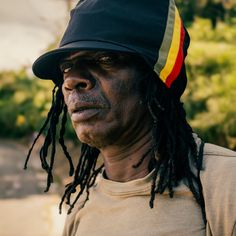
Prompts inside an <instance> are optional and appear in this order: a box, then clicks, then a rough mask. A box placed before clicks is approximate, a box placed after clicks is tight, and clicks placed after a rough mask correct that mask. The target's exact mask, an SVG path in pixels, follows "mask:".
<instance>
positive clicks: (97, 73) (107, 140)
mask: <svg viewBox="0 0 236 236" xmlns="http://www.w3.org/2000/svg"><path fill="white" fill-rule="evenodd" d="M129 60H130V59H129V58H127V57H125V56H124V55H122V54H117V53H111V52H110V53H109V52H88V51H86V52H78V53H74V54H72V55H71V56H69V57H68V58H66V59H65V60H64V61H63V62H62V63H61V64H60V68H61V70H62V72H63V74H64V83H63V94H64V99H65V103H66V105H67V106H68V111H69V114H70V116H71V120H72V124H73V127H74V129H75V131H76V134H77V136H78V138H79V139H80V141H81V142H83V143H87V144H89V145H91V146H94V147H96V148H99V149H100V148H104V147H106V146H108V145H122V144H123V143H127V142H130V141H132V140H134V139H135V137H136V136H138V134H139V133H140V132H142V130H143V129H145V128H146V127H147V126H150V116H149V112H148V111H147V108H146V106H145V105H144V104H143V102H142V100H143V98H142V95H141V93H140V88H139V87H140V86H139V85H140V81H141V77H142V76H140V73H138V70H137V68H136V67H135V66H134V65H133V64H132V62H130V61H129Z"/></svg>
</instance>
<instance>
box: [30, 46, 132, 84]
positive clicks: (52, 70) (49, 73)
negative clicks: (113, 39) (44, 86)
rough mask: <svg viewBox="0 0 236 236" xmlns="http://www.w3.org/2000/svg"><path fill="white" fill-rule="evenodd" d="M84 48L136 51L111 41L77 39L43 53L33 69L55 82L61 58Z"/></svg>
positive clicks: (37, 73) (39, 75)
mask: <svg viewBox="0 0 236 236" xmlns="http://www.w3.org/2000/svg"><path fill="white" fill-rule="evenodd" d="M82 50H83V51H85V50H96V51H98V50H99V51H101V50H110V51H121V52H131V53H136V52H135V51H134V50H132V49H130V48H127V47H124V46H122V45H117V44H113V43H110V42H100V41H77V42H73V43H69V44H67V45H65V46H62V47H60V48H58V49H55V50H52V51H49V52H47V53H45V54H43V55H41V56H40V57H39V58H38V59H37V60H36V61H35V62H34V63H33V66H32V70H33V72H34V74H35V75H36V76H37V77H39V78H41V79H48V80H53V81H54V82H55V81H57V80H58V77H59V75H60V70H59V64H60V62H61V60H62V59H63V58H65V57H66V56H67V55H68V54H70V53H73V52H77V51H82Z"/></svg>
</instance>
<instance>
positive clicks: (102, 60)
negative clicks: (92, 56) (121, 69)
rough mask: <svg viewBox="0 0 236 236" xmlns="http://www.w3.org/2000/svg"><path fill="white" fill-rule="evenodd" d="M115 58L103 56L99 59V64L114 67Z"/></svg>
mask: <svg viewBox="0 0 236 236" xmlns="http://www.w3.org/2000/svg"><path fill="white" fill-rule="evenodd" d="M114 61H115V60H114V58H113V57H111V56H101V57H99V59H98V62H99V63H100V64H102V65H108V66H109V65H113V64H114Z"/></svg>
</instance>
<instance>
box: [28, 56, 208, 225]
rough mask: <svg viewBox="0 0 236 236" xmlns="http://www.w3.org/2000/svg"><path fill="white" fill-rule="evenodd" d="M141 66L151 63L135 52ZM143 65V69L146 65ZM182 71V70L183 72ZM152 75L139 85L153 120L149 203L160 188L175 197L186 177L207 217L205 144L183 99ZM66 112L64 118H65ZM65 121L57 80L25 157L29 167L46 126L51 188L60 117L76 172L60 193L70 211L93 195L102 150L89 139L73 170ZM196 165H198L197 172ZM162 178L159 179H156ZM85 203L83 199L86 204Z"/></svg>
mask: <svg viewBox="0 0 236 236" xmlns="http://www.w3.org/2000/svg"><path fill="white" fill-rule="evenodd" d="M135 59H136V63H137V69H138V70H139V71H140V70H141V71H142V73H143V72H145V73H146V72H147V67H146V66H143V65H144V63H143V60H141V61H140V58H139V59H138V58H137V57H136V58H134V60H135ZM144 68H145V69H144ZM181 76H182V75H181V74H180V77H181ZM148 77H149V78H148V79H147V78H145V79H143V80H142V83H140V88H141V90H142V91H143V92H144V95H145V103H146V105H147V107H148V110H149V112H150V115H151V117H152V119H153V129H152V130H153V143H154V145H153V147H151V149H150V150H149V151H153V153H154V156H153V158H152V159H151V161H150V163H149V168H150V170H153V172H154V173H153V180H152V187H151V194H150V195H151V196H150V202H149V205H150V207H151V208H153V206H154V200H155V196H156V194H157V193H159V194H162V193H163V192H164V191H165V190H168V191H169V196H170V197H171V198H172V197H173V196H174V188H175V187H176V186H177V185H178V183H179V182H180V181H181V180H184V181H185V182H186V184H187V185H188V187H189V189H190V190H191V192H192V193H193V196H194V197H195V199H196V201H197V203H198V204H199V205H200V207H201V209H202V216H203V220H204V222H206V215H205V206H204V199H203V194H202V186H201V182H200V170H201V169H202V156H203V144H202V145H201V147H200V151H197V146H196V142H195V140H194V138H193V135H192V133H193V131H192V129H191V127H190V126H189V124H188V123H187V121H186V113H185V110H184V108H183V104H182V103H181V102H180V99H179V98H178V97H176V96H174V95H173V94H172V93H171V91H170V90H169V89H167V88H166V87H165V86H164V84H163V83H162V82H161V81H160V79H159V78H157V75H156V74H155V73H154V72H151V74H150V69H148ZM61 116H62V117H61ZM66 121H67V106H66V105H65V103H64V98H63V94H62V84H61V83H59V84H57V85H56V86H55V87H54V89H53V93H52V106H51V108H50V110H49V112H48V115H47V118H46V121H45V123H44V125H43V126H42V128H41V130H40V131H39V133H38V135H37V137H36V139H35V140H34V142H33V144H32V147H31V148H30V150H29V153H28V155H27V158H26V161H25V169H26V168H27V163H28V161H29V158H30V155H31V152H32V150H33V147H34V145H35V143H36V142H37V140H38V138H39V137H40V135H41V134H42V133H43V132H44V131H46V137H45V140H44V144H43V146H42V148H41V150H40V159H41V163H42V168H43V169H44V170H45V171H46V172H47V174H48V177H47V187H46V189H45V191H48V190H49V188H50V185H51V183H52V182H53V173H52V170H53V165H54V158H55V152H56V135H57V125H58V123H59V122H61V125H60V127H61V128H60V133H59V143H60V145H61V147H62V149H63V152H64V154H65V156H66V158H67V160H68V162H69V166H70V170H69V175H70V176H73V175H74V178H73V181H72V182H71V183H69V184H68V185H66V188H65V192H64V194H63V196H62V199H61V202H60V205H59V209H60V212H61V208H62V205H63V203H64V202H66V204H68V205H69V206H70V207H69V210H68V213H70V212H71V210H72V209H73V208H74V205H75V203H76V202H77V201H78V199H79V198H80V196H81V195H82V194H83V193H84V192H85V191H86V193H87V198H86V200H85V202H86V201H87V200H88V198H89V188H90V187H91V186H93V184H94V183H95V180H96V177H97V175H98V174H99V173H100V172H101V170H102V168H103V165H101V166H100V167H98V168H97V165H96V164H97V159H98V156H99V150H98V149H96V148H94V147H90V146H88V145H87V144H82V145H81V153H80V158H79V161H78V164H77V166H76V169H75V171H74V166H73V163H72V158H71V156H70V154H69V152H68V151H67V147H66V145H65V143H64V134H65V124H66ZM49 148H51V154H50V157H49V160H47V158H48V150H49ZM145 157H146V156H143V157H142V158H141V159H140V161H139V162H138V163H137V164H136V165H134V166H133V167H134V168H136V167H137V166H139V165H141V164H142V162H143V160H144V159H145ZM193 169H196V170H197V174H195V173H194V171H193ZM157 179H158V180H157ZM77 188H79V190H78V193H77V195H76V197H75V198H74V200H73V201H71V196H72V194H73V193H75V192H76V191H77ZM85 202H84V203H85Z"/></svg>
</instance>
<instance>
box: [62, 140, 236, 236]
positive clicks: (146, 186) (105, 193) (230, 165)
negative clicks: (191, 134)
mask: <svg viewBox="0 0 236 236" xmlns="http://www.w3.org/2000/svg"><path fill="white" fill-rule="evenodd" d="M204 154H205V155H204V163H203V164H204V170H203V171H202V172H201V181H202V185H203V193H204V199H205V203H206V215H207V226H206V228H205V225H204V223H203V220H202V215H201V209H200V207H199V206H198V204H197V203H196V201H195V200H194V198H193V195H192V193H191V192H190V190H189V189H188V188H187V187H186V186H185V185H184V184H180V186H178V187H177V188H176V189H175V195H174V198H172V199H171V198H169V196H168V193H164V194H162V195H159V194H157V195H156V198H155V202H154V208H153V209H150V207H149V200H150V190H151V181H152V173H150V174H149V175H148V176H146V177H145V178H142V179H137V180H134V181H130V182H126V183H119V182H114V181H110V180H107V179H104V178H103V176H102V175H100V176H99V177H98V179H97V182H96V184H95V185H94V186H93V187H92V188H91V189H90V197H89V201H87V202H86V204H85V206H84V207H83V208H81V205H82V202H81V201H80V202H78V204H77V205H76V207H75V209H74V210H73V211H72V213H71V214H70V215H68V217H67V221H66V224H65V228H64V233H63V236H169V235H175V236H203V235H207V236H211V235H213V236H235V235H236V226H235V224H236V154H235V152H233V151H230V150H227V149H224V148H221V147H219V146H215V145H211V144H206V145H205V149H204Z"/></svg>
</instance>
